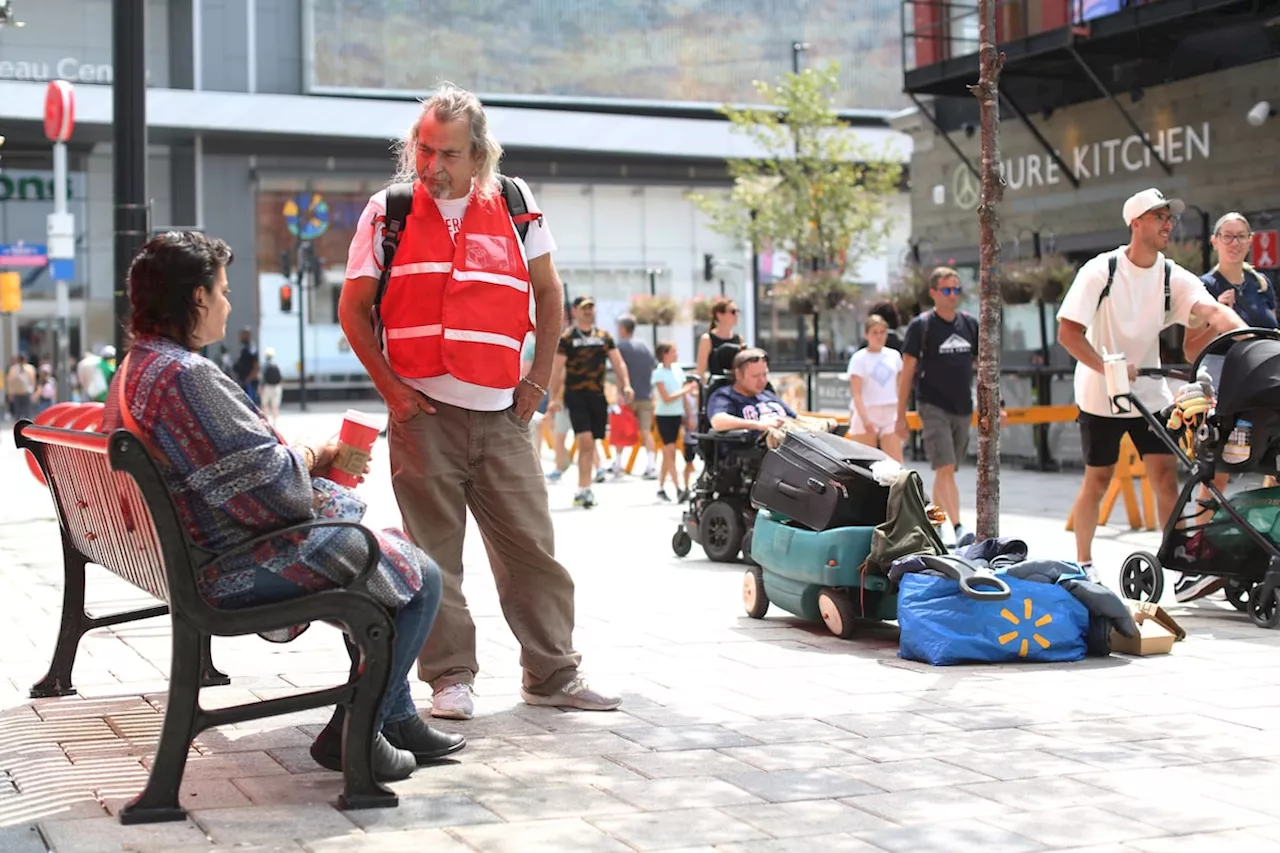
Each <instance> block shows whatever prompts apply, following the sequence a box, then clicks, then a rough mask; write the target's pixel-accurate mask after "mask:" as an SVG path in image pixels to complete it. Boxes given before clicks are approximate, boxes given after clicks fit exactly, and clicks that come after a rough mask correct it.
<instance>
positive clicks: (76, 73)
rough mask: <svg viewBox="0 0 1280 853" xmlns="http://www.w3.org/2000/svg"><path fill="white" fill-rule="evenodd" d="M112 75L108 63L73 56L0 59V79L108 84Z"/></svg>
mask: <svg viewBox="0 0 1280 853" xmlns="http://www.w3.org/2000/svg"><path fill="white" fill-rule="evenodd" d="M113 77H114V74H113V71H112V68H111V66H110V65H109V64H102V63H92V62H81V61H80V60H79V59H77V58H76V57H74V56H64V57H63V58H62V59H59V60H57V61H55V62H41V61H38V60H22V59H20V60H8V59H0V80H30V81H33V82H38V83H47V82H48V81H50V80H69V81H71V82H72V83H99V84H102V85H105V86H109V85H111V81H112V79H113Z"/></svg>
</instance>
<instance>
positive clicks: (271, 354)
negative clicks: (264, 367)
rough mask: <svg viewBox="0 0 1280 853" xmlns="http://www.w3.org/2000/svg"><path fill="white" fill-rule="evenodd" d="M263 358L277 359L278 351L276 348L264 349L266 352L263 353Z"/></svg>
mask: <svg viewBox="0 0 1280 853" xmlns="http://www.w3.org/2000/svg"><path fill="white" fill-rule="evenodd" d="M262 357H263V358H275V357H276V349H275V347H267V348H266V349H264V350H263V351H262Z"/></svg>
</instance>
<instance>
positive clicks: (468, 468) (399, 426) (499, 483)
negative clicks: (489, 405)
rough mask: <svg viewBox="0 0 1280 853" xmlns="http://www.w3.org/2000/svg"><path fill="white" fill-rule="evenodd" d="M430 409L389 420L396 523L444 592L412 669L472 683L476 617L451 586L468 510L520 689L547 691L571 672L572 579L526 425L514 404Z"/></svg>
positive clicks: (439, 685) (457, 584)
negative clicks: (514, 654) (431, 563)
mask: <svg viewBox="0 0 1280 853" xmlns="http://www.w3.org/2000/svg"><path fill="white" fill-rule="evenodd" d="M431 403H432V405H433V406H435V408H436V413H435V414H434V415H428V414H419V415H416V416H415V417H413V418H410V419H409V420H408V421H406V422H404V423H396V422H395V421H394V420H392V422H391V427H390V433H389V443H390V453H391V483H392V487H393V488H394V489H395V493H396V501H397V502H398V503H399V505H400V513H401V515H402V516H403V518H404V527H405V531H406V532H407V533H408V534H409V536H410V537H411V538H412V539H413V541H414V542H416V543H417V544H418V546H419V547H420V548H422V550H424V551H426V552H427V554H428V555H429V556H430V557H431V558H432V559H433V560H435V561H436V563H437V564H438V565H439V566H440V574H441V576H442V578H443V580H444V594H443V597H442V599H441V602H440V611H439V613H438V614H437V615H436V621H435V626H434V627H433V628H432V629H431V635H430V636H429V637H428V638H427V644H426V645H425V646H424V647H423V649H422V653H421V654H420V655H419V656H418V677H419V678H421V679H422V680H423V681H426V682H428V683H430V684H431V685H432V687H433V688H434V689H435V690H436V691H439V690H442V689H444V688H445V687H447V686H449V685H450V684H457V683H464V684H471V683H473V682H474V680H475V677H476V673H477V672H478V671H479V668H480V666H479V663H478V662H477V661H476V626H475V622H474V621H472V619H471V612H470V611H469V610H468V609H467V601H466V599H465V598H464V597H463V595H462V540H463V535H464V533H465V532H466V525H467V510H468V509H470V510H471V514H472V516H473V517H474V518H475V520H476V525H477V526H478V527H479V528H480V536H481V538H482V539H483V540H484V545H485V550H486V551H488V553H489V565H490V568H491V569H492V570H493V577H494V580H495V581H496V583H497V587H498V601H499V603H500V604H501V606H502V612H503V615H504V616H505V617H506V619H507V624H508V625H510V626H511V632H512V633H513V634H515V637H516V639H517V640H518V641H519V643H520V650H521V651H520V665H521V667H522V668H523V669H524V686H525V689H527V690H529V691H530V692H532V693H539V694H544V695H546V694H551V693H554V692H556V691H557V690H559V689H560V688H562V687H564V686H565V685H566V684H568V683H569V682H570V681H571V680H572V679H573V678H574V676H575V675H576V674H577V669H578V664H579V662H580V661H581V655H579V654H578V653H577V652H576V651H574V649H573V618H574V615H573V578H571V577H570V576H569V573H568V572H567V571H565V569H564V567H563V566H561V565H560V564H559V563H558V562H556V559H555V556H554V554H555V532H554V529H553V527H552V524H551V513H550V510H549V508H548V506H547V485H546V481H545V480H544V479H543V476H542V465H541V464H540V462H539V459H538V452H537V450H536V448H535V446H534V444H533V442H532V441H531V440H530V436H529V425H528V424H527V423H525V422H523V421H521V420H520V419H519V418H517V417H516V414H515V411H514V410H512V409H508V410H506V411H501V412H473V411H470V410H468V409H460V408H458V407H456V406H450V405H447V404H445V403H439V402H436V401H435V400H432V401H431Z"/></svg>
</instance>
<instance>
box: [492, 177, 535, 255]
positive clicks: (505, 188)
mask: <svg viewBox="0 0 1280 853" xmlns="http://www.w3.org/2000/svg"><path fill="white" fill-rule="evenodd" d="M498 183H500V184H501V185H502V200H503V201H505V202H506V203H507V212H508V213H509V214H511V221H512V222H513V223H514V224H515V226H516V233H517V234H519V235H520V242H521V243H523V242H524V240H525V237H526V236H528V234H529V223H530V222H533V221H534V220H535V219H541V218H542V214H541V213H530V212H529V203H528V202H527V201H525V199H524V192H522V191H521V189H520V185H519V184H517V183H516V182H515V181H513V180H511V179H510V178H508V177H507V176H506V175H502V174H499V175H498Z"/></svg>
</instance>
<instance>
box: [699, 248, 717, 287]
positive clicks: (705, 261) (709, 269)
mask: <svg viewBox="0 0 1280 853" xmlns="http://www.w3.org/2000/svg"><path fill="white" fill-rule="evenodd" d="M715 265H716V259H715V256H714V255H712V254H711V253H710V252H708V253H707V254H705V255H703V256H702V280H703V281H713V280H714V279H715V277H716V270H715Z"/></svg>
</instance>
